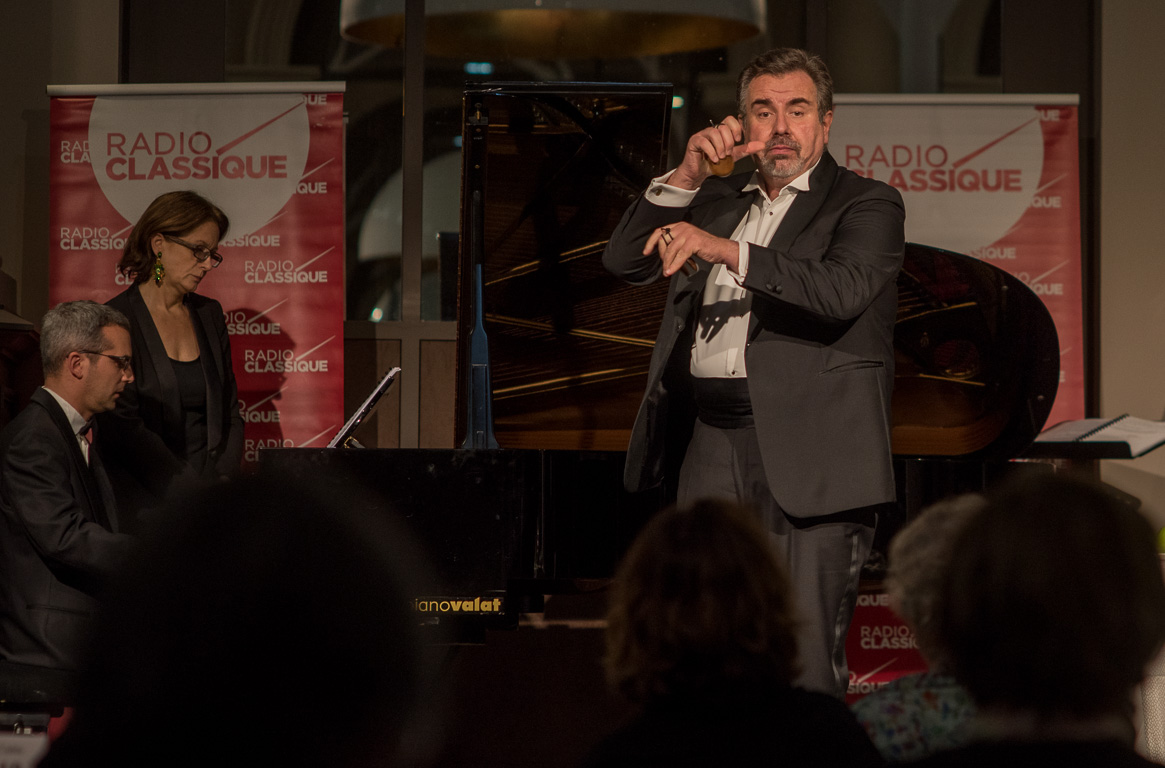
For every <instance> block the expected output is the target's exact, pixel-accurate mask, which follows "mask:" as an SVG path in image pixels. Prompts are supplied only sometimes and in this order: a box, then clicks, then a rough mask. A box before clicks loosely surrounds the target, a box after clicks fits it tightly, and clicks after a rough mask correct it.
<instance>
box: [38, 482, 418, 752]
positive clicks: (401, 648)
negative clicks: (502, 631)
mask: <svg viewBox="0 0 1165 768" xmlns="http://www.w3.org/2000/svg"><path fill="white" fill-rule="evenodd" d="M315 487H316V488H318V487H319V485H318V484H317V485H316V486H315ZM415 552H416V547H415V546H414V545H413V543H412V538H411V537H410V536H409V535H408V534H407V532H406V531H405V530H404V528H403V526H402V525H400V524H399V523H398V521H396V520H394V519H393V518H391V517H389V516H388V515H387V513H386V512H385V511H384V510H383V509H378V508H377V507H376V505H374V504H371V503H369V504H362V503H357V504H351V505H347V504H340V503H338V502H337V501H336V500H335V499H329V498H326V497H324V496H323V495H322V494H321V493H320V492H318V491H317V490H315V489H314V488H313V486H311V485H308V484H305V483H304V482H303V481H301V480H297V479H295V478H291V477H271V478H263V477H260V478H246V479H241V480H236V481H232V482H229V483H225V484H221V485H218V486H215V487H210V488H207V489H205V490H203V491H201V492H199V494H197V495H196V496H195V497H194V498H193V499H192V500H191V501H190V502H189V503H188V504H187V505H186V508H185V509H184V510H182V511H180V512H179V513H177V514H176V515H175V517H174V519H173V520H171V521H170V522H169V524H168V525H166V526H158V527H157V530H154V531H152V532H151V534H150V535H149V536H147V537H144V540H143V542H142V546H140V547H139V548H138V549H137V550H136V556H135V557H133V558H132V559H131V562H130V564H129V567H128V568H127V569H126V571H125V572H124V573H123V574H122V576H123V577H122V578H121V579H120V582H119V584H118V585H117V588H116V589H115V590H113V593H112V594H111V596H110V600H109V603H108V605H107V610H106V611H105V614H104V616H103V621H102V622H101V626H100V627H99V630H98V632H97V635H96V637H95V638H94V639H95V641H96V642H95V643H94V645H93V647H92V649H91V651H92V652H91V658H90V663H89V664H88V666H87V667H86V668H85V670H84V671H83V673H82V679H81V691H80V694H79V697H78V702H77V707H76V715H75V718H74V721H73V723H72V724H71V725H70V727H69V729H68V730H67V731H66V733H65V734H64V736H63V737H62V738H61V739H60V740H59V741H58V742H57V743H56V745H55V746H54V749H53V750H52V751H51V752H50V754H49V755H48V758H47V762H46V763H45V765H46V766H51V765H100V766H104V765H118V766H146V765H151V766H156V765H170V766H195V765H200V766H201V765H216V764H233V765H281V766H282V765H287V766H320V765H334V766H353V765H367V764H381V765H382V764H387V763H388V758H390V757H391V756H392V755H393V754H394V751H395V750H396V749H397V748H398V746H399V741H400V738H401V736H402V733H404V730H405V728H406V725H407V724H408V723H410V722H412V718H413V717H414V715H415V714H416V713H417V711H418V710H417V704H418V699H419V697H420V696H421V694H422V692H423V689H424V688H425V686H426V682H427V679H428V675H427V670H428V665H427V664H426V663H425V658H424V655H423V654H422V648H421V645H420V642H419V638H418V634H417V632H418V625H417V623H416V621H415V619H414V614H413V612H412V610H411V606H410V603H411V600H412V599H413V598H415V597H416V595H417V594H423V592H418V591H417V590H418V589H424V588H426V587H427V586H428V585H424V584H417V583H416V582H418V581H420V579H419V578H418V574H422V573H424V572H425V566H424V565H423V564H422V563H420V562H418V559H417V555H416V554H415Z"/></svg>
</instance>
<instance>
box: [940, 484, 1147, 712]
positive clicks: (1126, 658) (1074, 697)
mask: <svg viewBox="0 0 1165 768" xmlns="http://www.w3.org/2000/svg"><path fill="white" fill-rule="evenodd" d="M943 597H944V600H945V601H946V607H945V609H944V610H943V611H942V613H941V623H940V627H939V632H940V640H941V642H942V644H943V646H944V647H945V648H946V650H947V652H948V654H949V660H950V662H951V667H952V671H953V673H954V675H955V677H956V678H958V680H959V681H960V682H961V683H962V684H963V685H965V686H966V687H967V689H968V690H969V691H970V692H971V695H972V696H974V698H975V700H976V701H977V702H978V704H979V705H980V706H999V707H1004V708H1007V709H1013V710H1014V709H1022V710H1028V711H1032V712H1035V713H1037V714H1039V715H1043V716H1057V715H1070V716H1076V717H1092V716H1097V715H1106V714H1112V713H1119V712H1122V711H1124V710H1125V708H1126V707H1127V705H1128V701H1129V693H1130V691H1131V690H1132V688H1133V687H1134V686H1135V685H1137V683H1139V682H1140V680H1141V678H1142V677H1143V675H1144V670H1145V665H1146V664H1147V663H1148V662H1149V660H1150V659H1152V658H1153V656H1154V655H1155V654H1156V653H1157V652H1158V650H1159V649H1160V648H1161V645H1162V642H1163V640H1165V582H1163V581H1162V576H1161V562H1160V558H1159V557H1158V555H1157V551H1156V546H1155V537H1154V533H1153V529H1152V527H1151V526H1150V525H1149V523H1148V521H1147V520H1146V519H1145V518H1144V517H1143V516H1142V515H1141V514H1140V513H1139V512H1138V511H1136V510H1135V509H1134V508H1132V507H1131V506H1129V505H1128V504H1127V503H1126V502H1124V501H1122V500H1120V499H1118V498H1117V497H1116V495H1115V494H1114V493H1113V492H1112V491H1111V489H1109V490H1106V489H1105V487H1104V486H1102V485H1100V484H1098V483H1095V482H1091V481H1086V480H1083V479H1079V478H1077V479H1070V478H1065V477H1063V476H1060V475H1052V474H1047V475H1043V476H1037V477H1027V478H1023V479H1021V480H1019V481H1016V482H1014V483H1012V484H1010V485H1007V486H1006V487H1003V488H1001V489H1000V490H999V491H998V492H997V493H995V494H993V495H991V496H990V497H989V501H988V504H987V506H986V507H985V508H984V509H983V510H982V511H981V512H980V513H979V514H978V515H976V516H975V517H974V518H973V519H971V520H970V521H969V522H968V523H967V525H966V527H965V528H964V529H963V531H962V533H961V534H960V535H959V536H958V538H957V541H956V545H955V547H954V549H953V550H952V554H951V562H950V567H949V570H948V576H947V581H946V585H945V589H944V595H943Z"/></svg>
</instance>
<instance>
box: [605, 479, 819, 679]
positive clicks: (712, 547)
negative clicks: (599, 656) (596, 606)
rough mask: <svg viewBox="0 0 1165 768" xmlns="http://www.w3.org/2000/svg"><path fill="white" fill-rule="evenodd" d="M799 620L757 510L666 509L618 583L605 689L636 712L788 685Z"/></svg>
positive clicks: (713, 504) (710, 504)
mask: <svg viewBox="0 0 1165 768" xmlns="http://www.w3.org/2000/svg"><path fill="white" fill-rule="evenodd" d="M792 612H793V607H792V598H791V597H790V594H789V582H788V578H787V577H786V575H785V573H784V570H783V569H782V568H781V567H780V566H779V565H778V563H777V561H776V559H775V558H774V555H773V551H772V545H771V544H770V542H769V540H768V534H767V533H766V532H765V531H764V529H763V528H762V527H761V526H760V524H759V523H758V522H757V521H756V519H755V516H754V515H753V514H751V512H750V511H749V510H747V509H742V508H740V507H738V506H736V505H734V504H730V503H727V502H719V501H701V502H698V503H696V504H695V505H693V506H692V507H691V508H688V509H677V508H671V509H668V510H666V511H664V512H661V513H660V514H659V515H657V516H656V517H655V518H654V519H653V520H652V521H651V522H650V523H648V525H647V527H646V528H644V530H643V531H642V532H641V533H640V534H639V537H638V538H637V539H636V540H635V542H634V543H633V544H632V545H631V548H630V550H629V551H628V552H627V555H626V557H625V558H624V559H623V562H622V564H621V565H620V566H619V569H618V572H617V573H616V576H615V582H614V586H613V588H612V593H611V605H610V609H609V611H608V615H607V622H608V624H607V655H606V659H605V664H606V670H607V680H608V682H609V683H610V684H611V686H612V687H613V688H614V689H615V690H617V691H619V692H620V693H621V694H623V695H624V696H626V697H627V698H628V699H630V700H632V701H636V702H644V701H647V700H649V699H653V698H656V697H660V696H666V695H669V694H674V693H691V692H699V691H701V690H704V689H708V688H711V687H714V686H718V685H720V684H722V683H723V682H725V681H747V682H760V683H764V684H770V683H776V684H788V683H789V682H790V681H791V680H792V678H793V676H794V674H795V673H796V654H797V644H796V639H795V637H794V621H793V618H792Z"/></svg>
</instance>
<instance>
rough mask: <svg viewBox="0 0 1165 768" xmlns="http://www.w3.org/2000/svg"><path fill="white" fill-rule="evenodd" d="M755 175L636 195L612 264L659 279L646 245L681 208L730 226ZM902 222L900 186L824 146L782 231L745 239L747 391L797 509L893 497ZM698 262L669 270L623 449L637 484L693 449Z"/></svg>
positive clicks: (780, 489)
mask: <svg viewBox="0 0 1165 768" xmlns="http://www.w3.org/2000/svg"><path fill="white" fill-rule="evenodd" d="M750 178H751V176H750V174H738V175H736V176H732V177H730V178H728V179H719V178H715V177H711V178H709V179H707V180H706V181H705V182H704V184H703V186H702V187H701V188H700V190H699V192H698V193H697V195H696V197H695V199H694V200H693V201H692V204H691V205H690V206H688V207H687V208H686V209H677V208H673V207H663V206H658V205H654V204H652V202H651V201H650V200H649V199H648V197H647V196H642V197H640V198H639V199H638V200H637V201H636V202H635V203H633V204H632V206H631V208H630V209H629V210H628V211H627V213H626V214H625V215H624V216H623V220H622V221H621V222H620V223H619V226H618V227H617V228H616V230H615V232H614V234H612V236H611V240H610V242H609V243H608V245H607V249H606V252H605V253H604V254H603V263H604V264H605V265H606V266H607V268H608V269H609V270H610V271H611V272H613V273H614V274H616V275H618V276H620V277H622V278H624V279H626V280H628V281H630V282H632V283H636V284H643V283H649V282H652V281H654V280H657V279H659V277H660V276H661V274H662V267H661V264H660V261H659V258H658V256H657V255H656V254H655V253H654V252H653V253H651V254H648V255H646V256H645V255H643V253H642V250H643V246H644V244H645V243H646V240H647V238H648V236H649V235H650V234H651V232H652V231H653V230H654V229H655V228H657V227H660V226H666V225H668V224H671V223H674V222H676V221H678V220H680V219H681V218H682V219H683V220H686V221H690V222H691V223H693V224H695V225H696V226H698V227H700V228H702V229H704V230H705V231H707V232H709V233H711V234H713V235H718V236H720V237H731V236H732V232H733V231H734V230H735V229H736V227H737V225H738V224H739V223H740V221H741V219H742V218H743V217H744V215H745V213H746V212H747V210H748V206H749V204H750V203H751V201H752V194H753V193H744V192H742V191H741V190H742V189H743V187H744V186H745V185H746V184H747V182H748V180H749V179H750ZM904 221H905V209H904V207H903V205H902V198H901V195H899V194H898V192H897V190H895V189H893V188H892V187H890V186H888V185H886V184H883V183H882V182H878V181H874V180H872V179H866V178H863V177H861V176H858V175H857V174H855V173H852V172H851V171H848V170H846V169H844V168H841V167H839V166H838V165H837V163H836V162H834V160H833V158H832V157H831V156H830V154H829V153H828V152H825V153H824V154H823V155H822V157H821V161H820V162H819V163H818V165H817V167H816V168H815V169H814V171H813V173H812V174H811V175H810V179H809V191H808V192H799V193H797V197H796V199H795V200H794V202H793V204H792V206H791V207H790V208H789V211H788V212H787V213H786V215H785V218H784V219H783V220H782V222H781V225H780V227H778V229H777V231H776V233H775V234H774V236H773V238H772V240H771V241H770V242H769V243H768V244H766V245H763V246H762V245H755V244H754V245H752V246H750V248H749V268H748V274H747V276H746V277H745V281H744V287H745V288H746V289H747V290H749V291H751V293H752V319H751V323H750V326H749V341H748V346H747V348H746V350H745V363H746V366H747V369H748V389H749V395H750V398H751V400H752V408H753V416H754V419H755V422H756V429H757V437H758V440H759V442H760V448H761V457H762V460H763V462H764V466H765V474H766V475H767V477H768V481H769V485H770V487H771V489H772V491H773V494H774V496H775V497H776V500H777V503H779V504H780V505H781V507H782V508H783V509H784V510H785V511H786V512H788V513H789V514H791V515H794V516H797V517H815V516H820V515H825V514H830V513H833V512H839V511H843V510H850V509H856V508H860V507H866V506H871V505H875V504H882V503H885V502H889V501H893V500H894V496H895V494H894V475H893V467H892V465H891V457H890V394H891V389H892V387H893V381H894V345H893V335H894V320H895V315H896V311H897V295H898V294H897V287H896V278H897V275H898V271H899V270H900V269H901V266H902V257H903V252H904V248H905V236H904V233H903V224H904ZM700 266H701V269H700V271H699V272H698V273H696V274H695V275H694V276H691V277H689V276H687V275H684V274H683V272H682V271H681V272H679V273H677V274H676V275H674V276H673V277H672V278H671V288H670V291H669V293H668V299H667V305H666V306H665V307H664V316H663V322H662V324H661V327H660V331H659V336H658V337H657V339H656V342H655V349H654V352H653V354H652V360H651V368H650V372H649V377H648V385H647V391H646V393H645V395H644V398H643V403H642V405H641V406H640V409H639V415H638V416H637V418H636V421H635V426H634V428H633V430H632V435H631V443H630V445H629V447H628V451H627V468H626V474H625V478H624V479H625V483H626V485H627V487H628V488H629V489H631V490H640V489H643V488H647V487H650V486H652V485H654V484H657V483H659V482H660V480H661V479H662V478H663V475H664V471H665V467H666V466H670V465H674V464H675V459H676V455H677V453H678V455H679V456H682V454H683V451H684V449H685V447H686V443H685V442H684V439H685V436H686V435H689V434H690V428H691V422H692V419H693V418H694V414H693V409H692V407H691V403H690V402H689V401H690V381H689V375H688V365H689V362H690V355H691V344H692V338H693V333H694V330H695V325H696V319H697V316H698V311H699V308H700V302H701V299H702V296H703V291H704V283H705V281H706V280H707V277H708V274H709V268H708V265H707V264H705V263H701V264H700ZM677 422H679V423H678V424H677Z"/></svg>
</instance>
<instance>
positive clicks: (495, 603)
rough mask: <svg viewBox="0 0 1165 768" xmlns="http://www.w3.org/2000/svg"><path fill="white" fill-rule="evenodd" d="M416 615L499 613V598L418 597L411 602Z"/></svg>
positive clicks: (500, 607) (500, 605) (500, 603)
mask: <svg viewBox="0 0 1165 768" xmlns="http://www.w3.org/2000/svg"><path fill="white" fill-rule="evenodd" d="M413 610H415V611H416V612H417V613H501V611H502V598H500V597H492V596H486V597H419V598H417V599H416V600H413Z"/></svg>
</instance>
